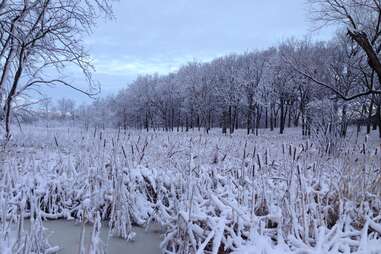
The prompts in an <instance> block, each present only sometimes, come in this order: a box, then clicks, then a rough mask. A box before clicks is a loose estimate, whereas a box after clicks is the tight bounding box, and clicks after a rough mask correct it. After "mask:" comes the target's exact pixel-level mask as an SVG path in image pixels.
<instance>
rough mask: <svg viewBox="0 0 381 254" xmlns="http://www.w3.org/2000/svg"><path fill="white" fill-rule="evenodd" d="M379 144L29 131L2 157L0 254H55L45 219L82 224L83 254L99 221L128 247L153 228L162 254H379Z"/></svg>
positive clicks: (94, 249)
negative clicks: (86, 233)
mask: <svg viewBox="0 0 381 254" xmlns="http://www.w3.org/2000/svg"><path fill="white" fill-rule="evenodd" d="M380 148H381V147H380V141H379V139H378V138H376V136H375V133H374V136H373V134H372V136H370V137H365V136H364V135H361V136H360V137H356V136H355V135H353V136H352V137H350V138H348V139H347V140H345V141H342V142H340V146H339V147H337V149H336V151H335V152H333V153H330V154H328V153H326V151H327V150H330V149H326V148H325V147H324V146H322V144H320V143H318V142H317V141H316V140H314V139H305V138H304V139H303V138H302V137H301V136H300V130H297V129H295V130H289V131H288V133H286V134H285V135H278V134H276V133H275V132H273V133H272V132H270V131H262V132H261V135H260V136H258V137H257V136H247V135H245V133H244V131H242V132H240V131H238V132H237V133H235V134H234V135H222V134H220V130H213V131H212V132H211V133H210V134H209V135H207V134H205V133H204V132H202V131H201V132H198V131H193V132H188V133H185V132H183V133H182V132H148V133H147V132H145V131H137V130H126V131H125V130H99V129H91V130H84V129H79V128H78V129H77V128H54V129H45V128H38V127H27V128H24V129H23V131H22V132H21V131H18V132H17V133H15V135H14V137H13V140H12V141H11V143H9V144H8V146H7V147H6V149H5V150H2V151H1V153H0V167H1V172H0V188H1V189H0V209H1V210H0V212H1V225H0V226H1V227H0V235H1V243H0V244H1V245H0V248H1V253H24V252H23V251H25V250H28V251H29V252H35V253H43V251H45V250H46V249H49V248H50V250H51V251H52V252H54V250H55V248H54V245H52V244H51V243H49V242H48V240H49V237H48V234H47V233H46V231H44V230H42V229H43V225H44V223H46V222H44V220H46V219H50V220H52V219H65V220H68V219H71V220H76V221H78V222H82V221H85V222H90V224H91V225H93V226H92V237H91V241H90V243H89V246H87V247H86V246H85V245H86V243H84V244H83V253H87V252H90V253H103V252H102V249H103V246H104V245H103V244H102V242H103V241H102V237H101V236H100V233H99V232H100V225H101V221H104V222H103V227H104V226H105V225H107V226H108V227H109V231H110V233H111V234H112V235H114V236H116V237H121V238H123V239H126V240H130V241H133V240H134V238H136V239H139V235H137V234H139V232H135V230H134V227H133V225H135V226H141V227H145V228H149V227H160V229H161V234H162V241H161V244H160V248H161V250H162V252H165V253H229V252H235V253H247V254H254V253H255V254H256V253H311V254H312V253H314V254H315V253H316V254H317V253H330V254H336V253H381V240H380V236H381V212H380V211H381V198H380V195H381V169H380V167H381V153H380ZM21 218H32V219H33V220H32V227H34V229H35V230H27V229H23V220H22V219H21ZM9 223H15V224H16V226H17V228H18V230H17V234H9V233H10V231H11V230H10V228H11V227H8V224H9ZM80 237H81V236H80V235H78V238H80ZM46 239H47V240H46ZM61 247H62V246H61ZM86 249H88V250H86ZM6 251H8V252H6Z"/></svg>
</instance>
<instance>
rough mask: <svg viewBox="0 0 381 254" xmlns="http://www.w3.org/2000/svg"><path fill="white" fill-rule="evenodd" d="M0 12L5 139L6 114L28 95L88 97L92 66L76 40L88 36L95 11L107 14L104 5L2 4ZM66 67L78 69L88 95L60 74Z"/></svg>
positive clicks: (89, 1)
mask: <svg viewBox="0 0 381 254" xmlns="http://www.w3.org/2000/svg"><path fill="white" fill-rule="evenodd" d="M0 7H1V9H0V10H1V11H2V12H1V15H0V23H1V26H0V42H1V48H0V49H1V51H0V59H1V63H3V64H2V66H1V67H2V68H1V73H0V76H1V78H0V105H1V107H2V112H3V113H2V119H3V122H4V126H5V132H6V137H7V138H9V137H10V121H11V116H12V109H13V108H14V107H15V105H17V104H18V101H17V98H18V97H19V96H22V95H23V94H25V93H27V92H28V91H30V90H34V91H37V92H39V87H40V86H42V85H64V86H68V87H70V88H72V89H75V90H78V91H80V92H82V93H84V94H86V95H92V94H93V93H94V91H95V90H94V89H95V88H96V83H95V82H94V81H93V79H92V76H91V73H92V69H93V67H92V65H91V61H90V58H89V55H88V54H87V52H86V50H85V48H84V47H83V46H82V43H81V42H82V41H81V38H82V37H83V35H84V34H86V33H90V32H91V29H92V27H93V26H94V25H95V19H96V18H97V17H98V15H99V13H100V12H99V11H98V10H99V9H100V10H101V12H103V13H106V14H109V13H110V10H111V9H110V2H109V1H108V0H102V1H99V0H86V1H80V0H65V1H62V0H43V1H29V0H25V1H2V2H1V5H0ZM68 66H75V67H77V68H80V69H81V70H82V72H83V74H84V76H85V77H86V79H87V81H88V84H89V87H90V89H89V90H88V91H86V90H84V89H81V88H79V87H78V86H77V85H76V84H73V83H72V82H71V81H69V80H67V79H65V78H64V77H63V76H62V74H60V73H61V72H62V70H63V69H64V68H65V67H68ZM52 73H54V74H52ZM52 76H53V77H54V78H50V79H49V78H47V77H52Z"/></svg>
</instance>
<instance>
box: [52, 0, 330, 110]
mask: <svg viewBox="0 0 381 254" xmlns="http://www.w3.org/2000/svg"><path fill="white" fill-rule="evenodd" d="M114 16H115V17H114V19H112V20H105V19H103V18H102V19H99V20H98V24H97V26H96V28H95V29H94V32H93V34H92V35H90V36H88V37H86V38H84V43H85V45H86V47H87V48H88V50H89V53H90V55H91V57H92V59H93V63H94V67H95V69H96V71H95V74H94V78H95V79H96V80H97V81H99V83H100V84H101V85H102V92H101V94H100V96H107V95H110V94H115V93H117V92H118V91H119V90H120V89H122V88H124V87H127V86H128V84H129V83H130V82H132V81H133V80H134V79H135V78H136V77H137V75H140V74H150V73H160V74H166V73H169V72H172V71H176V70H177V69H178V68H179V67H180V66H181V65H183V64H186V63H187V62H189V61H193V60H196V61H203V62H205V61H210V60H212V59H213V58H216V57H218V56H222V55H226V54H229V53H240V52H244V51H248V50H254V49H264V48H267V47H270V46H276V45H277V44H279V43H280V42H281V41H283V40H286V39H288V38H291V37H293V38H300V39H301V38H304V37H309V38H311V39H314V40H326V39H329V38H330V37H331V36H332V33H333V32H332V31H330V30H319V31H315V30H314V29H313V24H312V23H311V22H310V20H309V15H308V5H307V4H306V0H271V1H270V0H119V1H117V2H115V3H114ZM72 75H74V76H75V75H78V73H76V72H74V73H73V74H72ZM76 80H78V86H80V87H84V88H85V86H86V84H85V82H83V80H82V79H81V78H80V77H78V78H76ZM47 93H49V96H51V97H53V98H54V99H57V98H61V97H67V98H73V99H75V100H77V101H79V102H88V101H89V99H88V98H86V97H85V96H83V95H81V94H79V93H77V92H74V91H71V90H70V89H67V88H54V90H53V89H49V90H47Z"/></svg>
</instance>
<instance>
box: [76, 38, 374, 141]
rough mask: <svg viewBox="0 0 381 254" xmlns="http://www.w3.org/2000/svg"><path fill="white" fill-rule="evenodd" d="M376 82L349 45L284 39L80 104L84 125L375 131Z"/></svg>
mask: <svg viewBox="0 0 381 254" xmlns="http://www.w3.org/2000/svg"><path fill="white" fill-rule="evenodd" d="M370 88H371V89H374V90H376V89H378V90H379V89H380V83H379V80H378V79H377V78H376V75H375V73H374V71H373V70H372V69H371V68H370V67H369V66H368V64H367V58H366V57H365V55H364V53H363V51H362V50H361V49H360V48H359V46H357V44H356V43H355V42H353V41H352V40H351V39H349V38H348V37H347V36H346V35H345V34H342V33H339V34H338V35H337V36H336V37H335V39H333V40H331V41H329V42H311V41H309V40H289V41H286V42H284V43H282V44H281V45H279V46H278V47H271V48H269V49H266V50H262V51H252V52H245V53H243V54H231V55H227V56H224V57H219V58H216V59H214V60H213V61H211V62H208V63H200V62H191V63H188V64H187V65H185V66H183V67H181V68H180V69H179V70H178V71H177V72H174V73H170V74H168V75H158V74H153V75H144V76H140V77H138V78H137V79H136V80H135V81H134V82H132V83H131V84H130V85H129V86H128V87H127V88H125V89H123V90H121V91H120V92H119V93H118V94H117V95H116V96H111V97H108V98H104V99H100V100H97V101H96V102H94V103H93V104H92V105H91V106H89V107H82V108H81V109H80V112H79V115H80V116H81V117H80V118H81V119H82V120H83V121H84V123H85V124H86V125H89V124H94V125H97V126H104V125H106V126H108V125H112V126H114V127H121V128H127V127H134V128H144V129H147V130H150V129H152V130H158V129H162V130H166V131H175V130H177V131H188V130H190V129H194V128H197V129H205V131H206V132H208V131H209V130H210V129H211V128H214V127H218V128H221V129H222V132H223V133H233V132H234V131H235V130H236V129H238V128H245V129H246V130H247V133H248V134H249V133H254V134H258V129H260V128H270V129H271V130H274V129H275V128H278V129H279V132H280V133H283V132H284V130H285V128H287V127H301V129H302V134H303V135H310V134H311V131H322V132H332V131H333V130H334V131H336V132H337V133H338V135H342V136H345V135H346V133H347V127H348V125H350V124H357V126H358V130H360V128H361V126H363V125H365V126H366V129H367V132H368V133H369V132H370V131H371V129H375V128H377V126H378V128H379V130H380V136H381V128H380V126H381V116H380V114H381V113H380V105H381V96H380V95H379V94H377V93H372V92H369V89H370Z"/></svg>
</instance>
